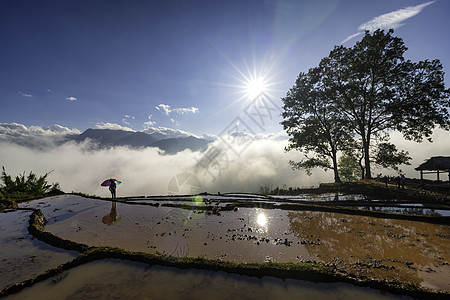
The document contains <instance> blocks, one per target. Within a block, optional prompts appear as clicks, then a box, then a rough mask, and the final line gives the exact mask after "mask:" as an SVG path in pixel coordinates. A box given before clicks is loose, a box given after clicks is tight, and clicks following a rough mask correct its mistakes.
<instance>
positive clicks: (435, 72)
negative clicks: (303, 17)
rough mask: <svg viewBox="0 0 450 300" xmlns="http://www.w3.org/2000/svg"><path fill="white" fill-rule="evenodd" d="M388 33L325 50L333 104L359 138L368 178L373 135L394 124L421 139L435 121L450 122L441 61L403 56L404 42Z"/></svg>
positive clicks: (443, 125)
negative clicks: (415, 59)
mask: <svg viewBox="0 0 450 300" xmlns="http://www.w3.org/2000/svg"><path fill="white" fill-rule="evenodd" d="M392 34H393V30H389V31H387V32H384V31H383V30H377V31H375V32H373V33H372V34H371V33H369V32H366V34H365V36H364V38H363V39H362V40H361V41H360V42H357V43H356V45H355V46H354V47H352V48H345V47H343V46H337V47H335V48H334V49H333V50H332V51H331V53H330V55H329V59H330V65H331V68H330V70H329V71H330V72H329V75H328V79H329V81H328V87H329V88H330V89H331V90H332V91H334V92H335V93H336V96H335V97H336V109H337V110H338V111H340V112H341V114H342V117H343V118H345V119H346V120H348V122H349V124H351V127H350V128H349V129H351V130H353V131H354V132H355V133H356V134H357V135H358V136H359V137H360V139H361V144H362V151H363V156H364V165H365V172H366V174H365V177H366V178H371V167H370V163H371V155H370V154H371V153H370V149H371V145H372V142H373V141H374V139H376V138H378V137H380V136H381V135H384V134H386V133H387V132H389V131H392V130H398V131H399V132H401V133H402V134H403V136H404V138H406V139H408V140H414V141H416V142H421V141H422V140H423V138H424V137H426V138H428V139H429V138H430V136H431V134H432V132H433V129H434V128H435V127H436V125H439V126H440V127H441V128H443V129H445V130H449V128H450V118H449V111H448V108H449V107H450V97H449V95H450V92H449V90H448V89H447V90H446V89H445V85H444V72H443V71H442V64H441V63H440V61H439V60H433V61H428V60H425V61H419V62H417V63H416V62H412V61H410V60H405V58H404V53H405V51H406V50H407V48H406V47H405V45H404V43H403V41H402V39H400V38H398V37H394V36H392Z"/></svg>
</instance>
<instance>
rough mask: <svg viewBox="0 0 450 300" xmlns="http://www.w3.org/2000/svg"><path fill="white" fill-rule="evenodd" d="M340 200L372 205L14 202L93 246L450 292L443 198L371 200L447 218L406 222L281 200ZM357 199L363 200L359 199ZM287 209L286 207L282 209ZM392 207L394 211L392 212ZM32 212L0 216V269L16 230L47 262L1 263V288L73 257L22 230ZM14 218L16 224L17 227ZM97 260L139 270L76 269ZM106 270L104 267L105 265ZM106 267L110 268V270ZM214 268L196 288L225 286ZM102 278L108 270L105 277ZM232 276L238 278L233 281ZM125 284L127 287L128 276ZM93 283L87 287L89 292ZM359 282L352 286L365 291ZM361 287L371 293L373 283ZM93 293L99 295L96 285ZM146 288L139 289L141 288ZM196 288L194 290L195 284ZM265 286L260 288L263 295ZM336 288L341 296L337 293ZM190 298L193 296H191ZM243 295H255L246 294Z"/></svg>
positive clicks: (234, 199)
mask: <svg viewBox="0 0 450 300" xmlns="http://www.w3.org/2000/svg"><path fill="white" fill-rule="evenodd" d="M300 198H301V199H300ZM336 199H337V200H336ZM336 201H338V202H339V203H340V204H339V205H334V206H335V207H343V208H344V207H351V208H352V209H362V210H367V207H371V206H370V205H368V204H369V203H367V200H366V199H365V198H364V197H363V196H359V195H356V196H354V197H351V195H350V196H349V195H343V194H325V195H315V197H308V196H307V195H302V196H298V197H266V196H260V195H247V194H231V195H198V196H195V197H186V196H185V197H175V196H173V197H133V198H124V199H120V200H119V201H117V202H111V201H109V200H105V199H103V200H102V199H91V198H85V197H81V196H77V195H61V196H56V197H50V198H45V199H40V200H34V201H30V202H26V203H22V204H21V205H20V207H21V208H22V209H40V210H41V211H42V213H43V214H44V216H45V217H46V220H47V224H46V226H45V231H46V232H49V233H51V234H53V235H55V236H57V237H60V238H61V239H66V240H70V241H74V242H76V243H81V244H85V245H87V246H90V247H99V246H112V247H119V248H122V249H126V250H129V251H139V252H144V253H151V254H166V255H169V256H173V257H192V258H197V257H200V258H206V259H214V260H221V261H229V262H237V263H292V262H293V263H296V262H299V263H301V262H317V263H323V264H325V265H327V266H332V267H333V268H334V269H336V270H337V271H338V272H340V273H342V274H348V275H350V276H352V277H354V278H362V279H374V280H377V281H383V280H390V281H399V282H408V283H412V284H415V285H417V286H419V287H423V288H428V289H431V290H435V291H447V292H450V284H449V282H450V281H449V278H450V267H449V261H450V225H449V222H448V219H446V216H448V212H449V210H448V209H446V207H445V206H441V207H440V209H434V208H429V205H430V204H426V205H425V206H419V205H417V204H413V203H411V204H405V203H404V202H402V203H398V204H395V203H384V204H385V205H382V204H378V202H376V201H375V203H376V205H375V206H374V204H373V203H374V202H372V203H371V204H372V207H383V208H389V207H396V208H399V209H401V208H407V209H410V208H413V209H414V210H415V212H414V211H412V210H411V213H410V214H409V215H411V214H417V215H427V214H428V213H427V211H426V210H429V209H434V210H433V212H432V213H431V214H429V215H433V216H440V219H439V220H444V221H443V222H441V221H440V222H425V221H417V220H411V219H408V215H405V217H404V218H403V217H402V218H398V215H396V216H397V217H395V218H386V217H376V216H367V215H358V214H356V213H352V214H348V213H344V212H345V210H343V211H339V209H337V210H336V211H320V210H311V209H305V208H303V207H302V208H301V209H295V206H286V204H293V205H294V204H298V205H301V203H302V202H308V203H313V202H314V203H321V204H322V205H323V204H324V203H327V204H328V205H329V203H333V202H336ZM380 202H382V201H380ZM357 204H359V206H356V205H357ZM405 205H406V207H405ZM286 207H288V208H291V209H282V208H286ZM368 210H370V208H369V209H368ZM375 210H377V209H375ZM389 212H390V213H392V210H391V211H389ZM394 212H395V211H394ZM398 212H403V211H401V210H400V211H397V213H398ZM424 212H425V213H424ZM29 214H30V211H23V210H21V211H13V212H7V213H3V214H2V216H1V217H2V219H1V221H2V222H1V223H0V224H1V226H2V227H1V228H2V231H1V232H0V235H1V238H2V245H3V244H4V245H5V246H6V247H2V250H0V251H9V252H8V253H11V254H10V255H9V256H5V257H7V258H8V259H2V260H1V261H0V269H5V267H6V266H7V264H9V263H10V262H11V261H12V260H13V259H15V258H16V257H17V255H14V252H15V250H14V247H15V246H14V245H15V244H14V243H17V239H16V240H15V239H14V236H17V237H19V236H20V237H22V236H23V237H24V238H20V241H21V242H24V243H25V242H26V243H28V244H30V245H31V244H36V243H40V244H38V246H34V247H38V248H39V247H40V248H39V249H37V250H31V251H30V253H35V254H31V255H30V257H31V256H32V255H37V256H38V257H41V256H45V257H48V261H51V264H49V265H45V266H43V267H41V268H40V269H38V270H37V271H34V272H30V271H29V269H28V266H29V267H30V268H31V267H32V266H33V264H32V262H28V261H27V257H28V256H26V255H28V254H26V255H25V256H24V258H23V259H22V262H23V263H22V265H23V268H22V269H23V270H21V269H20V268H19V269H18V270H17V272H16V273H21V274H11V273H10V272H6V271H4V274H2V275H4V276H2V278H5V279H3V281H4V282H2V286H1V287H0V288H5V287H6V286H8V285H11V284H12V283H14V282H20V281H22V280H25V279H26V278H30V277H31V276H35V275H36V273H39V272H43V271H45V270H46V269H50V268H54V267H55V266H57V265H59V264H62V263H64V262H68V261H70V260H71V259H72V258H73V257H74V256H76V255H77V252H74V251H65V250H59V249H58V248H55V247H51V246H48V245H46V244H45V243H43V242H40V241H37V240H36V239H33V237H32V236H31V235H29V234H28V232H27V229H26V227H27V226H28V223H27V222H28V216H29ZM445 220H447V221H445ZM21 222H22V223H21ZM7 224H10V225H7ZM19 224H22V225H21V226H18V225H19ZM7 226H8V227H7ZM10 227H14V228H15V230H18V228H21V229H20V231H17V233H11V231H12V229H8V228H10ZM3 229H5V230H3ZM5 232H9V236H10V237H9V238H8V236H7V235H5ZM11 236H12V237H11ZM3 242H4V243H3ZM28 247H30V249H34V248H31V247H32V246H24V248H28ZM48 248H50V250H48ZM3 249H8V250H3ZM48 251H50V252H51V255H50V254H48ZM53 252H55V253H57V254H54V253H53ZM5 253H6V252H5ZM52 255H53V256H58V255H59V256H58V257H59V258H58V259H59V260H58V259H56V258H55V259H54V258H53V256H52ZM3 257H4V256H3V255H2V258H3ZM103 264H106V265H112V268H113V269H114V268H124V269H125V268H137V269H139V268H140V267H139V266H137V265H135V264H133V263H130V262H126V261H124V262H120V261H112V262H111V261H103V262H91V263H88V264H86V265H83V266H80V267H79V268H91V267H93V266H94V268H95V266H96V265H97V266H100V265H101V266H103ZM117 264H119V265H120V264H125V266H120V267H117V266H116V265H117ZM77 268H78V267H77ZM105 268H106V269H108V268H109V267H105ZM101 269H103V267H102V268H101ZM157 269H158V268H156V269H155V267H152V268H151V270H153V271H146V272H149V274H150V273H152V272H156V271H155V270H157ZM108 270H109V269H108ZM177 270H178V269H173V268H168V269H167V270H166V269H165V268H163V267H161V272H169V273H168V274H171V273H170V272H172V273H174V272H175V273H176V274H178V273H180V272H181V273H183V272H184V273H189V272H193V274H196V275H187V276H188V277H189V276H193V277H194V278H197V279H189V280H187V279H181V277H178V275H177V276H175V275H171V276H175V277H176V278H180V280H181V281H183V280H186V281H187V282H195V280H200V279H199V278H203V277H202V276H206V275H204V274H203V273H202V272H203V271H198V272H200V273H198V274H197V273H195V272H197V271H194V270H192V271H186V270H183V271H181V270H178V271H177ZM72 272H75V273H76V272H78V271H76V270H75V269H73V270H70V271H69V273H68V274H71V273H72ZM107 272H111V273H114V272H115V271H113V270H111V271H107ZM158 272H159V271H158ZM181 273H180V274H181ZM184 273H183V274H184ZM125 274H126V272H124V274H123V276H122V277H123V280H124V282H127V280H133V281H135V280H136V278H135V277H133V275H132V274H134V273H133V271H131V272H130V274H131V275H130V276H131V277H130V278H132V279H129V278H128V277H127V276H129V275H125ZM189 274H190V273H189ZM202 274H203V275H202ZM212 274H214V276H213V275H208V276H209V277H214V278H216V277H217V278H219V279H218V281H217V283H216V282H215V279H214V280H213V279H211V280H206V279H202V280H201V281H200V283H198V284H197V285H194V284H193V285H192V286H210V287H214V288H213V289H218V288H216V287H215V284H219V285H221V286H222V285H224V284H223V283H221V282H223V280H225V279H223V277H224V276H225V275H224V274H221V275H219V274H220V273H214V272H212ZM64 276H65V275H64ZM143 276H144V275H143ZM161 276H163V275H161ZM164 276H166V275H164ZM167 276H168V277H170V276H169V275H167ZM180 276H181V275H180ZM226 276H231V275H229V274H228V275H226ZM235 276H238V275H235ZM67 277H68V276H67ZM100 277H104V278H107V277H105V276H103V275H102V276H100ZM147 277H148V278H153V277H152V276H151V275H145V276H144V277H143V279H142V280H145V278H147ZM209 277H208V278H209ZM232 277H233V276H231V277H229V278H228V277H226V278H227V282H228V280H229V282H230V283H229V284H231V285H233V286H236V287H240V286H241V285H239V284H240V283H241V282H247V281H248V282H247V284H248V288H245V287H242V288H238V290H239V289H246V290H248V289H249V288H250V289H253V286H252V282H254V284H255V285H256V286H260V287H261V286H266V285H269V286H270V284H272V283H273V282H274V280H275V281H276V280H278V279H275V278H271V279H267V280H268V282H269V283H270V284H269V283H266V282H265V281H264V279H257V278H250V279H248V278H247V279H245V280H243V279H242V278H241V279H233V278H234V277H233V278H232ZM120 280H122V279H120ZM155 280H156V279H152V280H150V281H155ZM233 280H235V281H236V283H232V282H234V281H233ZM169 281H170V280H169ZM204 281H206V283H205V282H204ZM75 282H81V283H75ZM108 282H109V280H106V281H103V282H101V283H98V286H99V287H100V286H105V287H106V286H112V285H114V284H109V283H108ZM156 282H157V280H156ZM61 283H62V281H61ZM52 284H53V283H51V281H48V282H47V283H45V282H42V283H38V284H36V285H35V286H33V287H32V288H31V289H35V288H38V286H40V285H42V286H46V285H52ZM77 284H79V286H78V288H76V289H75V288H74V289H75V290H78V289H85V288H83V287H82V286H86V283H83V281H82V280H81V281H76V280H75V281H74V285H77ZM58 285H59V283H58ZM145 285H147V283H146V284H145ZM275 285H276V286H278V288H279V289H281V290H284V291H285V292H286V293H287V294H281V295H286V297H288V296H289V293H288V292H289V291H291V290H295V289H296V288H297V286H301V287H302V288H305V293H306V294H305V295H309V294H308V293H310V292H311V293H316V292H317V293H319V292H324V294H322V295H323V297H322V296H317V298H319V299H321V298H325V297H326V298H330V296H329V293H328V292H327V291H326V289H324V288H323V287H320V286H319V285H318V284H312V283H305V282H302V281H295V284H293V286H292V287H291V286H289V285H288V284H287V281H280V282H278V283H276V284H275ZM94 286H95V285H91V286H90V287H89V288H87V289H88V292H94V290H95V288H94ZM124 286H127V287H128V286H130V285H129V284H128V283H125V284H124ZM156 286H161V289H162V291H163V290H164V289H163V285H162V284H159V285H156ZM192 286H191V287H185V289H188V290H189V289H194V288H193V287H192ZM225 286H226V285H225ZM244 286H245V285H244ZM327 286H328V284H327ZM31 289H30V290H31ZM64 289H65V288H64ZM89 289H92V291H91V290H89ZM99 289H102V288H99ZM255 289H256V288H255ZM336 289H337V290H340V291H343V290H345V289H346V288H343V287H339V288H336ZM359 289H360V288H358V289H357V291H359V292H361V290H359ZM132 290H136V289H135V288H133V289H129V292H130V293H131V292H132ZM219 290H220V289H219ZM312 290H314V292H312ZM331 290H333V289H331ZM362 290H364V289H362ZM307 291H309V292H307ZM334 291H335V290H334ZM24 292H25V291H24ZM366 292H368V293H369V294H371V295H372V294H373V291H372V290H367V291H366ZM98 293H99V295H102V294H100V291H98ZM118 293H119V292H118ZM143 293H144V294H145V291H143ZM192 293H193V295H197V294H195V292H194V291H192ZM327 293H328V294H327ZM343 293H344V294H345V293H346V292H343ZM119 294H120V293H119ZM267 294H268V292H267V291H266V292H263V293H262V294H261V295H267ZM375 294H376V293H375ZM311 295H314V294H311ZM337 295H340V294H339V293H337ZM242 296H244V295H242V294H241V296H240V297H242ZM378 296H381V295H375V296H374V297H375V298H374V299H379V298H377V297H378ZM65 297H66V296H65ZM99 297H100V299H101V297H106V296H99ZM161 298H164V297H161ZM193 298H197V296H195V297H193ZM244 298H245V297H244ZM248 298H254V297H253V296H249V297H248ZM258 298H259V297H258ZM263 298H264V297H263ZM339 298H348V297H347V296H346V297H344V296H338V297H335V298H333V297H331V299H339Z"/></svg>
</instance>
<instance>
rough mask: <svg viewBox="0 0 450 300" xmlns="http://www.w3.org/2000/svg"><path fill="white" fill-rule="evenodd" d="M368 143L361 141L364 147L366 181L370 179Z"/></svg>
mask: <svg viewBox="0 0 450 300" xmlns="http://www.w3.org/2000/svg"><path fill="white" fill-rule="evenodd" d="M369 146H370V145H369V141H368V140H366V141H364V140H363V147H364V164H365V168H366V176H365V178H367V179H372V174H371V172H370V156H369Z"/></svg>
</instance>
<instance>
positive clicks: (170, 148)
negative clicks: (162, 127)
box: [152, 136, 210, 154]
mask: <svg viewBox="0 0 450 300" xmlns="http://www.w3.org/2000/svg"><path fill="white" fill-rule="evenodd" d="M209 143H210V141H207V140H205V139H199V138H196V137H193V136H188V137H183V138H174V139H164V140H159V141H157V142H155V143H154V144H153V145H152V146H153V147H158V148H159V149H161V150H164V151H165V152H166V153H167V154H175V153H177V152H180V151H183V150H186V149H190V150H192V151H205V150H206V148H208V144H209Z"/></svg>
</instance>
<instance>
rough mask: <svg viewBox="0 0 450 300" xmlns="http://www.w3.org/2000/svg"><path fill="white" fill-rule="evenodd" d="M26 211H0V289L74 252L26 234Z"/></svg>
mask: <svg viewBox="0 0 450 300" xmlns="http://www.w3.org/2000/svg"><path fill="white" fill-rule="evenodd" d="M30 214H31V212H30V211H23V210H18V211H11V212H0V290H2V289H4V288H5V287H7V286H8V285H12V284H14V283H16V282H20V281H23V280H27V279H29V278H31V277H33V276H37V275H39V274H41V273H43V272H45V271H46V270H47V269H49V268H55V267H57V266H58V265H59V264H62V263H66V262H68V261H70V260H72V259H73V258H74V257H75V256H77V255H78V252H75V251H66V250H62V249H59V248H56V247H53V246H50V245H47V244H45V243H44V242H41V241H39V240H37V239H35V238H33V236H32V235H30V234H29V233H28V230H27V227H28V220H29V216H30Z"/></svg>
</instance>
